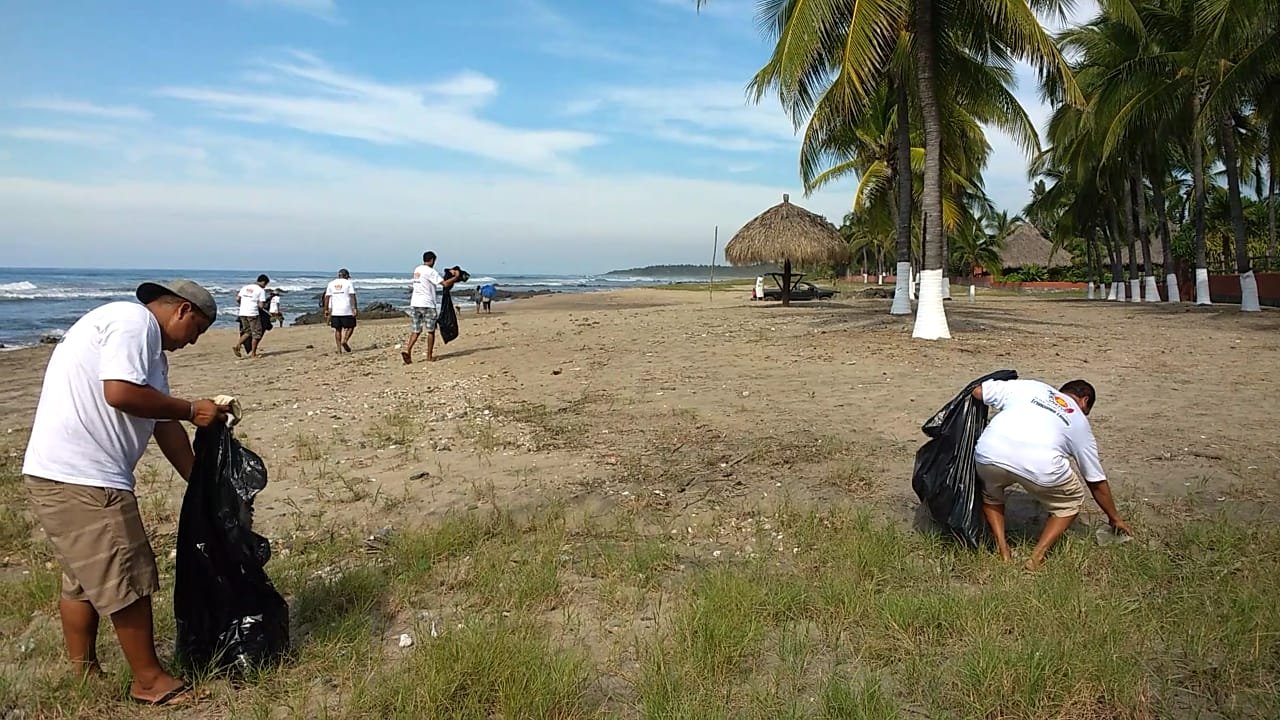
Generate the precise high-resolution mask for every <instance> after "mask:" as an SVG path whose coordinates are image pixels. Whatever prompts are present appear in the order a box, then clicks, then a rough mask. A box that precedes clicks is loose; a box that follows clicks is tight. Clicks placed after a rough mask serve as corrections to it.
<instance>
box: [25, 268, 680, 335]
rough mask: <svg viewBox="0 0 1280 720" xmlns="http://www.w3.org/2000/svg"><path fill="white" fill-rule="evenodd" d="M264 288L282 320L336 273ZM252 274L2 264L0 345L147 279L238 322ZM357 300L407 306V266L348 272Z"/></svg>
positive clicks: (584, 285)
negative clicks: (189, 293) (179, 288)
mask: <svg viewBox="0 0 1280 720" xmlns="http://www.w3.org/2000/svg"><path fill="white" fill-rule="evenodd" d="M265 272H266V273H267V275H268V276H270V277H271V284H270V286H269V287H271V288H277V289H279V290H282V291H283V294H282V295H281V297H280V309H281V311H282V312H283V314H284V315H285V318H286V320H289V321H291V320H292V319H293V318H294V317H297V316H298V315H302V314H305V313H309V312H312V311H313V310H316V309H318V308H319V304H318V300H317V297H316V296H317V295H318V294H319V293H321V292H322V291H323V290H324V287H325V285H327V284H328V283H329V281H330V280H332V279H333V277H334V275H333V274H332V273H327V272H310V271H293V270H274V271H273V270H266V271H265ZM257 276H258V274H257V273H256V272H241V271H226V270H141V269H140V270H94V269H74V268H0V345H3V346H4V347H5V348H13V347H21V346H25V345H30V344H32V343H35V342H38V341H39V339H40V337H41V336H43V335H45V334H48V333H56V332H60V331H64V330H66V329H67V328H69V327H71V324H72V323H74V322H75V321H76V320H77V319H79V318H80V316H81V315H83V314H85V313H86V312H88V311H89V310H91V309H93V308H95V307H97V306H98V305H101V304H103V303H107V302H111V301H113V300H128V299H132V298H133V292H134V290H135V289H136V288H137V287H138V285H139V284H140V283H142V282H143V281H145V280H155V279H160V280H165V279H171V278H177V277H185V278H190V279H192V280H195V281H196V282H198V283H200V284H201V285H204V286H205V287H206V288H208V290H209V292H211V293H213V295H214V297H215V298H216V299H217V301H218V320H217V323H215V325H221V326H229V325H233V324H234V323H235V322H236V305H235V294H236V292H237V291H239V289H240V288H241V287H242V286H244V285H245V284H246V283H250V282H253V280H254V278H256V277H257ZM351 278H352V280H353V281H354V283H355V286H356V292H357V293H359V296H360V305H361V306H367V305H369V304H370V303H374V302H387V303H391V304H392V305H395V306H397V307H408V305H409V273H408V272H366V273H355V272H353V273H352V274H351ZM679 280H680V279H679V278H663V279H661V280H657V279H654V278H646V277H617V276H591V275H485V274H483V273H472V276H471V281H470V283H468V284H459V285H457V286H455V287H456V288H459V289H458V290H455V291H454V292H455V295H461V294H462V293H463V292H466V291H468V290H470V289H471V288H473V287H475V286H476V285H480V284H484V283H489V282H492V283H496V284H497V285H498V286H499V287H500V288H502V289H504V290H512V291H516V290H524V291H529V290H551V291H554V292H594V291H600V290H610V289H617V288H624V287H636V286H640V285H652V284H655V283H659V282H673V281H679Z"/></svg>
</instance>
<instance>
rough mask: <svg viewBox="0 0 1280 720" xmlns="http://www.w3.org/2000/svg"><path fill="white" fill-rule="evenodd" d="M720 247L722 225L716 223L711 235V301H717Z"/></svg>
mask: <svg viewBox="0 0 1280 720" xmlns="http://www.w3.org/2000/svg"><path fill="white" fill-rule="evenodd" d="M719 248H720V226H719V225H716V227H715V230H714V231H713V233H712V235H711V277H710V281H709V282H708V283H707V298H708V300H709V301H711V302H715V299H716V297H715V293H716V252H717V251H718V250H719Z"/></svg>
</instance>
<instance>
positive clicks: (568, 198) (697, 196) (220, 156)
mask: <svg viewBox="0 0 1280 720" xmlns="http://www.w3.org/2000/svg"><path fill="white" fill-rule="evenodd" d="M200 140H201V139H200V138H198V137H188V138H185V139H184V142H188V143H191V144H192V146H193V147H199V148H203V150H204V155H205V157H204V160H205V161H206V162H205V167H209V168H212V169H213V170H215V171H216V170H217V168H218V163H223V164H228V165H235V166H237V167H236V168H235V169H236V172H234V173H230V174H227V175H219V174H216V172H215V174H213V175H211V176H209V177H206V178H201V177H187V178H185V179H180V180H158V179H154V178H153V177H152V176H149V175H146V174H145V173H140V172H129V169H128V168H127V167H126V168H122V169H121V171H120V172H119V173H115V174H110V175H108V177H110V178H112V179H111V180H109V181H105V182H99V183H94V182H72V181H52V180H38V179H32V178H23V177H0V245H5V244H7V245H11V246H10V247H4V248H3V253H4V255H5V257H6V258H7V259H9V260H10V262H12V263H15V264H40V263H46V264H47V263H49V262H52V261H53V260H55V259H56V258H55V257H50V253H51V251H50V250H49V248H56V249H57V250H56V253H57V255H58V256H64V255H66V254H67V253H72V254H75V255H76V256H77V257H80V258H81V259H82V260H83V261H84V262H86V263H93V264H106V265H113V266H114V265H133V266H146V265H167V266H175V267H177V266H180V267H191V266H201V265H209V266H219V267H224V266H226V265H227V263H228V258H253V261H254V262H255V263H262V264H264V265H271V266H276V267H303V268H307V267H325V266H328V265H333V264H335V263H336V264H342V265H348V266H351V267H353V268H356V269H359V268H361V267H363V268H366V269H370V270H385V269H394V268H396V267H398V266H399V265H401V264H404V263H405V262H408V261H411V260H412V256H413V255H414V254H415V253H420V252H421V251H422V250H423V249H425V248H423V247H419V246H420V245H421V244H422V243H430V245H431V246H433V247H435V248H436V249H437V250H438V251H440V252H441V253H442V255H447V256H448V257H451V258H457V261H458V262H462V263H464V264H466V265H470V266H473V267H476V268H479V269H480V270H481V271H484V272H494V271H499V272H500V271H503V268H506V269H507V271H511V272H535V271H542V272H569V271H602V270H607V269H610V268H612V267H625V266H630V265H638V264H647V263H650V262H663V261H667V262H705V258H704V257H703V256H704V255H705V254H706V245H707V244H708V242H709V237H710V234H711V228H712V227H713V226H715V225H719V227H720V232H721V236H722V237H729V236H731V235H732V233H733V232H735V231H736V230H737V228H738V227H740V226H741V225H742V224H743V223H745V222H746V221H748V220H750V219H751V218H752V217H754V216H755V215H756V214H758V213H759V212H761V211H762V210H764V209H765V208H766V207H769V206H771V205H773V204H775V203H777V202H778V200H779V198H780V197H781V194H782V193H784V192H790V193H791V194H792V196H793V197H800V192H799V191H798V190H797V189H796V188H793V187H791V188H789V187H781V186H771V185H763V184H755V183H745V182H727V181H707V180H696V179H690V178H681V177H670V176H660V175H590V176H588V175H579V174H567V175H559V176H538V177H528V176H523V175H512V174H492V173H474V174H459V173H443V172H422V171H416V170H404V169H391V168H387V167H378V166H373V165H369V164H366V163H363V162H357V161H353V160H349V159H345V158H342V157H338V156H333V155H327V154H319V153H314V152H310V151H307V150H305V149H301V148H297V147H287V146H283V147H282V146H278V145H272V144H271V143H268V142H263V141H253V140H237V139H235V138H230V137H206V138H203V140H204V142H203V143H202V142H200ZM246 160H251V161H254V162H257V163H259V167H257V168H248V167H246V166H243V165H241V163H243V162H245V161H246ZM802 202H804V204H805V205H806V206H808V207H809V208H810V209H812V210H814V211H815V212H821V213H825V214H827V215H828V216H829V217H832V218H836V219H838V218H839V217H840V216H841V215H842V214H843V213H844V212H845V211H846V210H847V209H848V207H847V206H848V199H847V197H845V196H844V195H843V194H840V193H824V194H820V195H818V196H815V197H814V198H811V199H808V200H804V201H802ZM175 237H181V238H183V242H182V243H175V242H174V241H173V238H175ZM353 248H358V250H354V249H353ZM451 262H453V261H452V260H451ZM495 265H497V266H499V267H494V266H495Z"/></svg>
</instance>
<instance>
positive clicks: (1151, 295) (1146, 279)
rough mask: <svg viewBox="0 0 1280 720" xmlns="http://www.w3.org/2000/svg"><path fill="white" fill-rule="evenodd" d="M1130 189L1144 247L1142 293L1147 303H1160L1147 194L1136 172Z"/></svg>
mask: <svg viewBox="0 0 1280 720" xmlns="http://www.w3.org/2000/svg"><path fill="white" fill-rule="evenodd" d="M1129 187H1130V188H1132V190H1133V207H1134V210H1135V214H1136V215H1137V218H1138V242H1139V243H1140V244H1141V245H1142V293H1143V295H1145V296H1146V297H1145V299H1146V301H1147V302H1160V290H1159V289H1158V288H1156V276H1155V266H1153V265H1152V264H1151V224H1150V223H1149V222H1147V220H1148V216H1147V192H1146V190H1145V189H1144V188H1143V187H1142V177H1141V176H1139V175H1138V172H1137V171H1136V170H1135V171H1133V173H1132V174H1131V175H1130V176H1129Z"/></svg>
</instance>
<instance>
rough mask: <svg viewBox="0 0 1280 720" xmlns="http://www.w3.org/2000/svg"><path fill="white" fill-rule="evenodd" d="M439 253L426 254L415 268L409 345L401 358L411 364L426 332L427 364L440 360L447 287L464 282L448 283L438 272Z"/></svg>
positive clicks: (450, 281) (457, 278) (401, 354)
mask: <svg viewBox="0 0 1280 720" xmlns="http://www.w3.org/2000/svg"><path fill="white" fill-rule="evenodd" d="M435 265H436V254H435V253H434V252H431V251H427V252H425V253H423V254H422V264H421V265H419V266H418V267H416V268H414V269H413V280H412V281H411V282H410V284H409V287H410V295H409V312H410V323H409V342H408V343H407V344H406V345H405V347H404V350H402V351H400V359H401V360H404V364H405V365H408V364H409V363H411V362H413V346H414V345H416V344H417V342H418V337H419V336H421V335H422V333H424V332H425V333H426V334H427V362H433V361H434V360H435V359H436V356H435V349H436V321H437V320H439V319H440V296H441V293H443V292H444V290H445V288H449V287H453V285H454V283H456V282H458V280H459V279H460V277H459V276H457V275H452V276H451V277H450V278H449V279H448V280H446V279H445V278H444V277H442V276H441V275H440V273H439V272H437V271H436V268H435Z"/></svg>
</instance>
